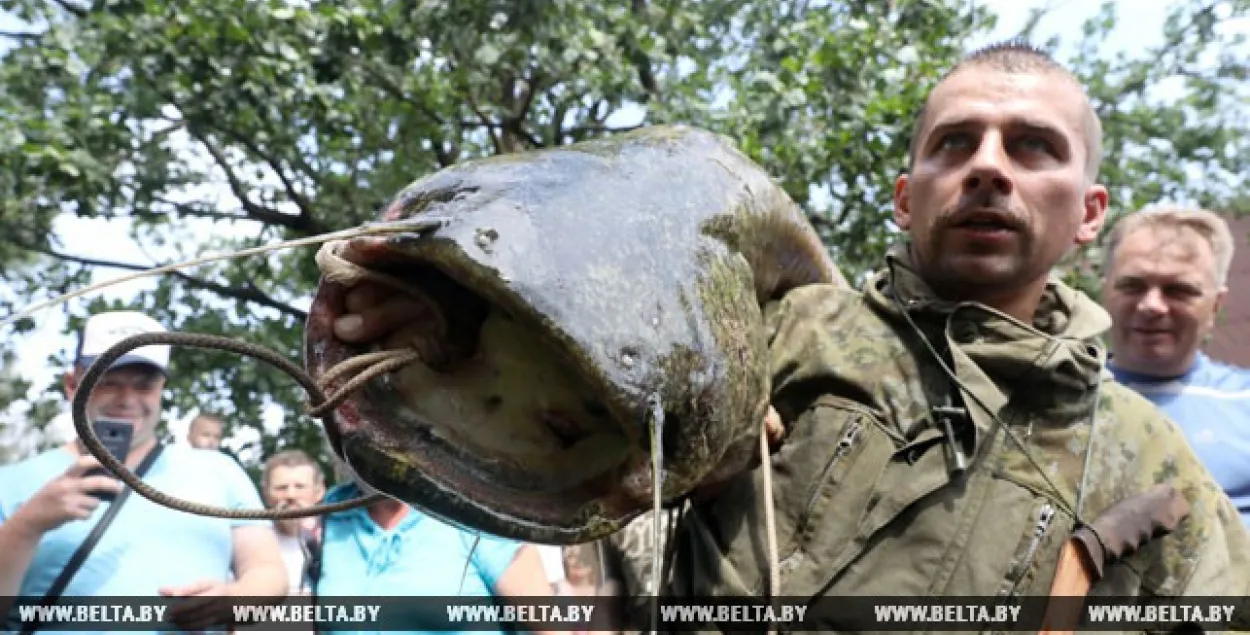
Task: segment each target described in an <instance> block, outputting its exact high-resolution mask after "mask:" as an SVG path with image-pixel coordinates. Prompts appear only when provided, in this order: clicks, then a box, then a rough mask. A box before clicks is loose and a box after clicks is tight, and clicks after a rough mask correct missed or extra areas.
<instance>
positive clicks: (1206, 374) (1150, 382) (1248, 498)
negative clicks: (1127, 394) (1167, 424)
mask: <svg viewBox="0 0 1250 635" xmlns="http://www.w3.org/2000/svg"><path fill="white" fill-rule="evenodd" d="M1111 372H1112V373H1114V374H1115V378H1116V380H1118V381H1119V382H1120V383H1122V384H1124V385H1126V386H1128V387H1129V388H1132V389H1133V390H1135V391H1137V392H1138V393H1140V394H1141V395H1142V396H1143V397H1145V398H1147V399H1149V400H1150V401H1152V402H1154V404H1155V405H1156V406H1158V407H1159V408H1160V409H1162V410H1163V411H1164V412H1165V413H1167V415H1168V417H1170V418H1171V419H1172V420H1173V421H1175V422H1176V423H1177V425H1179V426H1180V428H1181V430H1183V431H1184V433H1185V437H1186V438H1187V439H1188V440H1189V444H1190V445H1191V446H1192V447H1193V449H1194V452H1195V454H1197V455H1198V459H1199V460H1201V461H1202V462H1203V463H1204V464H1205V465H1206V467H1207V469H1208V470H1210V471H1211V474H1212V475H1213V476H1214V477H1215V481H1216V482H1217V483H1219V484H1220V486H1221V487H1223V488H1224V491H1225V492H1227V493H1228V496H1229V498H1231V499H1232V500H1233V504H1234V505H1236V507H1237V511H1239V512H1240V513H1241V520H1242V521H1243V522H1244V523H1245V524H1246V527H1247V528H1250V370H1248V369H1245V368H1239V367H1237V366H1230V365H1228V364H1223V363H1220V362H1217V361H1215V360H1213V359H1211V358H1209V357H1207V356H1206V355H1204V354H1203V353H1201V352H1199V353H1198V356H1197V358H1196V360H1195V361H1194V365H1193V367H1192V368H1190V369H1189V372H1187V373H1185V374H1184V375H1181V376H1180V377H1168V378H1160V377H1150V376H1146V375H1142V374H1139V373H1132V372H1129V371H1126V370H1123V369H1118V368H1115V367H1114V365H1113V366H1112V367H1111Z"/></svg>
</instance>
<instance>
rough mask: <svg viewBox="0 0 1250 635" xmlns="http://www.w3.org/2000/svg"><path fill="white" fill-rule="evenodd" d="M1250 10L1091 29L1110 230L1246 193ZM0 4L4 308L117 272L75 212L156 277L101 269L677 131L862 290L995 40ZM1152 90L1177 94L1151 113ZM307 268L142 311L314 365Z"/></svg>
mask: <svg viewBox="0 0 1250 635" xmlns="http://www.w3.org/2000/svg"><path fill="white" fill-rule="evenodd" d="M1248 4H1250V3H1247V2H1246V0H1220V1H1214V2H1210V3H1205V4H1198V3H1183V4H1181V5H1179V6H1178V7H1177V9H1176V10H1175V14H1176V15H1175V18H1174V19H1173V20H1172V22H1171V23H1170V26H1169V29H1168V32H1167V34H1166V44H1165V45H1164V47H1163V50H1160V51H1142V52H1141V53H1140V54H1138V55H1135V56H1132V57H1125V56H1117V57H1109V56H1106V55H1104V54H1102V52H1101V49H1100V46H1099V42H1100V41H1101V39H1102V38H1103V36H1104V35H1105V33H1106V32H1107V31H1108V30H1109V29H1110V28H1111V26H1112V25H1113V24H1114V21H1115V20H1114V16H1113V15H1110V14H1109V13H1104V14H1103V15H1101V16H1099V18H1098V19H1096V20H1094V21H1093V22H1091V23H1090V24H1088V25H1086V27H1085V30H1084V32H1083V34H1082V36H1081V39H1080V41H1079V46H1078V47H1077V51H1078V52H1077V55H1076V57H1075V59H1074V60H1072V62H1073V64H1074V66H1075V68H1076V69H1077V70H1078V72H1079V74H1080V75H1081V76H1082V77H1083V78H1084V79H1085V80H1087V81H1088V82H1090V90H1091V94H1092V95H1093V96H1094V98H1095V101H1096V103H1097V105H1098V107H1099V109H1100V113H1101V114H1102V116H1103V118H1104V120H1105V121H1106V122H1107V144H1106V145H1107V148H1106V149H1107V168H1106V171H1105V177H1106V180H1107V182H1108V183H1110V184H1111V185H1112V187H1113V188H1114V190H1113V191H1114V192H1115V197H1116V201H1117V209H1118V210H1126V209H1130V208H1133V207H1135V206H1137V205H1139V204H1141V203H1145V202H1148V201H1151V200H1155V199H1157V198H1159V197H1164V196H1173V197H1177V196H1181V195H1183V196H1185V197H1189V198H1197V199H1198V200H1200V201H1201V202H1204V203H1209V204H1211V205H1214V206H1216V207H1219V206H1221V205H1222V204H1225V203H1227V202H1228V201H1230V200H1232V199H1233V198H1234V197H1238V196H1243V197H1244V196H1245V194H1246V191H1245V174H1246V166H1245V161H1246V160H1247V159H1248V158H1250V151H1248V150H1250V148H1247V144H1250V135H1247V134H1246V132H1247V129H1246V124H1245V118H1244V116H1241V117H1239V116H1238V115H1237V114H1236V112H1237V108H1236V107H1235V105H1236V104H1237V103H1238V101H1237V100H1241V101H1240V103H1245V99H1246V86H1247V82H1246V66H1245V57H1241V58H1237V57H1235V56H1233V55H1232V54H1231V53H1230V52H1231V51H1233V50H1234V47H1235V46H1237V45H1238V43H1237V42H1229V41H1225V40H1223V39H1221V36H1220V35H1219V33H1218V28H1217V22H1218V21H1219V19H1228V18H1231V17H1233V16H1236V15H1242V16H1244V15H1245V14H1246V13H1247V12H1248V10H1250V8H1248ZM0 7H2V8H3V9H5V10H6V11H8V12H10V13H12V14H13V15H15V16H17V17H18V18H19V19H21V20H22V21H24V22H25V23H27V24H29V25H31V26H30V27H29V29H28V31H27V32H26V33H16V34H9V35H8V38H9V40H10V43H11V45H12V46H11V48H10V49H9V50H8V52H7V53H5V54H4V56H3V59H0V111H2V112H3V116H2V117H0V223H2V224H3V227H4V231H3V232H0V259H3V260H0V262H4V263H5V265H6V266H5V268H4V269H3V272H4V278H5V282H6V283H7V284H8V285H9V286H10V290H11V291H12V293H13V294H14V295H15V296H16V297H17V298H18V299H19V300H20V301H19V302H16V305H22V304H25V303H28V302H32V301H35V300H38V299H41V298H46V297H49V295H50V294H56V293H60V292H63V291H65V290H68V289H72V288H75V287H78V286H81V285H82V284H83V283H84V281H85V280H86V275H87V273H88V272H90V271H91V270H93V269H97V268H99V267H100V266H102V265H105V264H108V263H109V262H111V261H110V259H109V258H107V257H105V255H104V254H106V253H107V251H108V250H107V249H102V250H100V251H99V252H98V253H93V254H75V253H66V251H65V250H64V249H63V248H62V247H61V245H60V243H59V241H58V237H57V234H56V233H55V232H54V231H53V229H54V225H53V222H54V220H55V219H57V218H59V217H62V216H65V215H77V216H79V217H98V218H106V219H112V222H119V223H121V222H128V223H130V225H131V226H132V227H133V239H134V240H135V241H136V242H137V243H138V244H141V245H144V246H145V247H146V248H148V249H160V250H161V252H162V253H163V254H166V257H167V259H166V260H164V261H161V262H157V263H153V262H120V263H119V262H112V265H114V266H120V267H122V268H144V267H147V266H151V265H152V264H164V262H168V261H170V259H182V258H187V257H191V256H194V255H196V254H201V253H205V252H220V251H223V250H228V249H235V248H239V247H243V246H252V245H259V244H267V243H273V242H276V241H278V240H281V239H289V238H295V237H302V236H309V235H312V234H316V233H319V232H324V231H328V230H334V229H341V228H346V227H351V226H355V225H358V224H360V223H362V222H365V221H367V220H369V219H371V218H372V217H373V216H374V215H375V214H376V213H377V212H378V210H379V208H380V206H381V205H382V203H383V202H385V201H386V200H387V199H388V198H389V197H390V196H392V195H393V194H394V193H395V192H397V191H398V190H399V189H400V188H402V187H403V186H404V185H406V184H408V183H409V182H411V181H413V180H415V179H416V178H418V177H420V176H422V175H424V174H427V173H429V172H432V171H434V170H437V169H438V168H440V167H443V166H447V165H451V164H453V163H456V162H458V161H462V160H465V159H468V158H472V157H480V156H485V155H491V154H495V153H501V152H515V151H518V150H526V149H531V148H546V147H552V146H558V145H562V144H567V143H570V142H574V141H578V140H582V139H587V138H591V137H595V136H599V135H605V134H612V133H614V132H617V131H622V130H628V129H631V128H634V127H637V126H638V125H643V124H650V123H663V122H686V123H690V124H694V125H698V126H702V127H706V128H710V129H713V130H717V131H720V132H724V133H726V134H728V135H730V136H732V137H733V138H735V139H736V140H738V141H739V143H740V144H741V147H742V148H743V149H744V150H745V151H747V152H748V153H749V154H750V155H751V156H752V157H754V158H755V159H756V160H758V161H760V162H761V163H762V164H763V165H765V166H766V167H767V168H768V169H769V170H770V171H771V172H772V173H773V174H775V175H776V177H777V178H778V179H779V181H780V182H781V183H783V184H784V185H785V187H786V189H787V190H788V191H789V192H790V194H791V195H792V196H793V197H794V198H795V199H796V200H797V201H799V202H800V203H801V204H802V205H803V206H804V207H805V209H806V210H807V211H808V212H809V215H810V217H811V219H812V221H813V223H814V224H815V225H816V226H817V227H818V229H820V231H821V232H822V234H823V235H824V236H825V238H826V240H827V243H828V245H829V247H830V249H831V250H832V252H833V253H834V254H835V255H836V256H837V258H838V259H839V261H840V262H841V263H842V264H843V266H844V267H845V268H846V271H847V273H848V274H849V275H853V276H854V275H858V274H860V273H862V272H863V270H864V269H865V268H866V267H867V266H869V265H870V263H872V262H874V261H875V260H877V259H878V258H879V257H880V255H881V254H882V253H883V251H884V249H885V248H886V246H887V245H888V244H889V243H890V241H891V240H892V239H893V231H894V229H893V226H892V225H891V224H890V222H889V220H888V219H889V210H890V199H891V195H892V189H893V183H894V179H895V177H896V175H897V174H898V173H899V171H900V170H902V169H903V167H904V164H905V152H906V147H907V143H908V141H909V138H910V134H911V123H912V117H913V113H914V112H915V111H916V109H917V107H918V106H919V104H920V99H921V97H922V96H923V94H924V93H925V91H926V90H927V89H928V88H929V87H930V86H931V85H932V84H933V83H934V82H935V81H936V80H937V79H938V77H939V73H940V72H941V71H942V69H944V68H946V67H948V66H949V65H950V64H952V63H953V62H954V61H955V60H956V59H958V57H959V56H960V55H961V54H962V53H963V52H964V51H965V48H966V44H967V42H968V39H969V38H970V37H972V36H976V35H979V34H984V33H985V32H986V31H987V30H988V29H990V28H992V26H993V24H994V18H993V16H992V15H990V14H989V13H988V12H987V11H986V10H984V9H983V8H979V7H977V6H976V5H973V4H972V3H968V2H964V1H963V0H944V1H939V0H895V1H872V2H868V1H856V0H845V1H824V2H820V1H816V0H758V1H756V2H750V3H745V2H738V1H733V0H703V1H700V2H683V1H680V0H630V1H628V2H605V3H587V2H580V1H579V2H574V1H572V0H545V1H543V2H538V1H535V0H508V1H503V0H456V1H455V2H452V1H450V0H429V1H425V2H419V3H415V2H413V3H408V2H387V1H382V0H341V1H338V2H333V3H331V2H323V1H314V2H311V3H295V2H288V1H285V0H260V1H254V0H214V1H213V2H207V1H205V0H183V1H182V2H176V3H170V2H151V1H144V0H98V1H96V2H94V3H87V2H85V1H84V0H54V1H49V0H3V1H0ZM1056 44H1057V43H1055V42H1052V43H1050V45H1051V46H1054V45H1056ZM1165 83H1167V84H1170V85H1179V86H1180V87H1181V89H1182V90H1183V97H1182V98H1180V99H1179V100H1173V101H1170V102H1168V103H1164V104H1158V103H1153V102H1151V101H1150V98H1151V96H1152V91H1154V90H1157V89H1158V88H1159V87H1160V86H1161V85H1163V84H1165ZM1242 114H1243V115H1244V109H1243V110H1242ZM19 254H20V255H21V257H23V258H26V259H27V260H26V261H24V262H22V261H18V260H15V259H14V258H13V257H12V256H14V255H19ZM312 255H313V250H312V249H300V250H291V251H287V252H281V253H277V254H273V255H271V256H268V257H264V258H251V259H247V260H239V261H234V262H230V263H225V264H220V265H207V266H202V267H198V268H195V269H193V270H188V271H183V272H180V273H177V274H174V275H168V276H164V277H162V278H160V279H159V281H158V283H157V284H156V285H155V286H154V289H153V290H151V291H149V292H146V293H143V294H141V295H140V296H139V297H138V299H136V300H135V301H134V302H133V303H132V304H131V306H133V307H135V308H140V309H143V310H146V311H149V312H150V313H152V314H153V315H155V316H157V317H158V318H159V319H161V320H163V321H164V322H166V323H167V324H169V325H170V326H171V327H172V328H174V329H177V330H182V331H194V332H203V333H214V334H223V335H229V336H231V337H234V338H237V339H240V340H246V341H249V342H254V343H258V344H262V345H264V346H268V347H271V348H274V349H277V350H279V351H282V352H283V353H285V354H286V355H287V356H288V357H289V358H291V359H293V360H300V359H302V342H301V340H300V338H301V333H302V329H301V327H302V322H303V320H304V318H305V313H304V311H305V309H306V307H307V306H308V302H309V297H310V295H311V292H312V291H313V290H314V288H315V285H316V282H317V271H316V269H315V266H314V263H313V258H312ZM31 258H37V259H38V261H37V263H36V264H33V265H32V263H31V262H30V260H29V259H31ZM94 302H95V303H96V304H102V303H103V301H102V300H95V301H94ZM12 308H13V306H10V307H9V309H10V310H11V309H12ZM74 315H78V316H81V315H82V312H81V309H80V310H78V311H75V313H74ZM76 324H77V322H76V321H75V320H71V326H76ZM30 326H31V324H30V323H26V324H24V325H22V327H21V328H19V334H18V335H17V336H19V337H20V332H21V330H22V328H25V329H29V328H30ZM6 337H8V335H6ZM62 361H68V360H62ZM174 363H175V364H176V365H177V369H178V370H177V372H176V373H175V374H174V377H173V379H172V388H173V390H171V391H170V393H169V394H170V397H169V398H170V402H171V403H170V405H171V406H174V407H176V408H178V409H179V410H180V411H182V412H186V411H189V410H193V409H195V408H198V407H208V408H212V409H214V410H219V411H224V412H228V413H232V415H231V417H230V418H231V422H230V424H231V425H233V426H253V427H259V426H260V421H261V410H262V406H263V404H264V403H265V402H266V401H267V400H270V399H272V400H274V401H275V402H276V403H278V404H281V405H282V406H283V409H284V411H285V413H286V415H285V417H286V425H285V427H284V429H283V431H282V432H281V433H280V434H278V435H276V436H265V437H264V439H263V442H262V445H263V448H262V449H263V451H265V452H269V451H272V450H274V449H276V448H278V447H284V446H290V445H296V446H300V447H304V448H305V449H309V450H313V451H316V450H318V449H319V442H318V431H317V428H316V425H315V424H314V423H313V422H311V421H310V420H309V419H307V418H306V417H304V416H302V415H301V410H302V407H303V405H302V399H303V395H302V393H301V392H300V391H299V390H298V389H297V388H296V387H295V386H294V384H293V382H291V381H289V380H288V379H287V378H285V377H283V376H282V375H281V374H280V373H278V372H277V371H276V370H274V369H272V368H269V367H267V366H263V365H261V364H259V363H254V362H251V361H246V360H244V361H240V360H239V359H238V358H237V357H236V356H235V355H233V354H229V353H217V352H212V351H202V350H195V349H176V350H175V353H174ZM56 398H59V397H56Z"/></svg>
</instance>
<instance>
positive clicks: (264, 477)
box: [260, 450, 325, 488]
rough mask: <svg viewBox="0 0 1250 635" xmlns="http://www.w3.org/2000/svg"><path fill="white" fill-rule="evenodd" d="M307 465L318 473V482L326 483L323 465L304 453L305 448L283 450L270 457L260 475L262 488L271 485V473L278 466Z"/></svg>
mask: <svg viewBox="0 0 1250 635" xmlns="http://www.w3.org/2000/svg"><path fill="white" fill-rule="evenodd" d="M302 465H307V466H309V467H311V468H312V469H313V473H314V474H316V475H317V482H318V483H322V484H324V483H325V474H324V473H322V471H321V466H320V465H318V464H317V462H316V461H314V460H312V457H310V456H308V455H307V454H306V453H304V451H303V450H283V451H281V452H278V453H276V454H274V455H273V456H271V457H269V458H268V459H267V460H266V461H265V468H264V470H263V471H262V472H261V475H260V486H261V488H267V487H269V474H270V473H271V472H273V469H274V468H276V467H300V466H302Z"/></svg>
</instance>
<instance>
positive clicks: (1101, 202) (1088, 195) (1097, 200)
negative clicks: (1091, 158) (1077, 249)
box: [1075, 185, 1110, 245]
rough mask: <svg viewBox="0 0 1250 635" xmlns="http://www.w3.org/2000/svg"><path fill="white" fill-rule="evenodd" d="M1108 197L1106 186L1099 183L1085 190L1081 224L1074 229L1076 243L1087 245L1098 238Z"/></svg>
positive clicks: (1104, 216) (1104, 220)
mask: <svg viewBox="0 0 1250 635" xmlns="http://www.w3.org/2000/svg"><path fill="white" fill-rule="evenodd" d="M1109 198H1110V197H1109V196H1108V194H1107V188H1105V187H1103V186H1101V185H1091V186H1090V187H1089V189H1087V190H1085V201H1084V209H1085V213H1084V214H1083V215H1082V217H1081V226H1080V227H1079V228H1078V229H1077V230H1076V239H1075V242H1076V244H1078V245H1088V244H1089V243H1092V242H1094V239H1096V238H1098V232H1100V231H1102V226H1103V223H1105V222H1106V221H1107V200H1108V199H1109Z"/></svg>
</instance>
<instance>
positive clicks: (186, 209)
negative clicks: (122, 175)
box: [131, 197, 264, 223]
mask: <svg viewBox="0 0 1250 635" xmlns="http://www.w3.org/2000/svg"><path fill="white" fill-rule="evenodd" d="M153 201H154V202H157V203H160V204H162V205H168V206H169V207H171V208H173V210H174V212H176V213H177V214H178V215H180V216H187V217H193V218H209V219H212V220H227V221H251V222H255V223H263V222H264V221H263V220H261V219H258V218H253V217H251V216H248V215H246V214H232V213H230V212H215V211H211V210H206V209H199V208H196V207H194V206H191V205H188V204H186V203H175V202H173V201H168V200H165V199H164V198H160V197H154V198H153ZM131 215H132V216H133V217H135V218H139V219H147V220H155V219H158V218H161V217H164V216H171V215H173V213H172V212H153V211H146V212H140V211H136V212H134V213H133V214H131Z"/></svg>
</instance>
